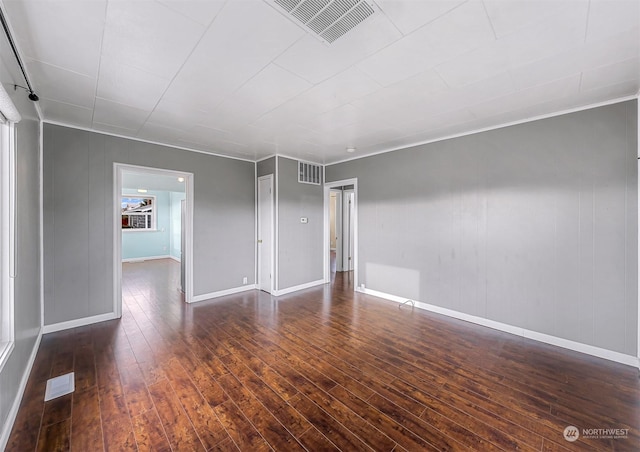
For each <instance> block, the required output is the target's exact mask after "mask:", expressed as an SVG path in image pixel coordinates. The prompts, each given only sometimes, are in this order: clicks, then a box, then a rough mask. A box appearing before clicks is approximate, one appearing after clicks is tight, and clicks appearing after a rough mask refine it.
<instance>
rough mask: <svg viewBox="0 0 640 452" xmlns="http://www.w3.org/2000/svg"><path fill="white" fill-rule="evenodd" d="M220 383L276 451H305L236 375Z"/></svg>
mask: <svg viewBox="0 0 640 452" xmlns="http://www.w3.org/2000/svg"><path fill="white" fill-rule="evenodd" d="M218 381H219V382H220V385H221V386H222V387H223V388H224V390H225V391H226V392H227V394H229V396H230V397H231V398H232V399H233V400H234V401H235V403H236V404H237V406H238V408H239V409H240V410H241V411H242V413H243V414H244V415H245V417H246V418H247V419H251V421H252V424H253V426H254V427H255V428H256V430H257V431H258V433H260V435H261V436H262V437H263V438H264V439H265V440H266V441H267V443H269V445H270V446H271V447H272V448H274V449H275V450H292V451H293V450H304V449H303V448H302V446H301V445H300V444H299V443H298V441H296V439H295V438H294V437H293V436H292V435H291V433H290V432H289V431H288V430H287V429H286V428H285V427H283V426H282V424H280V422H279V421H278V420H277V418H276V417H274V415H273V414H272V413H271V412H270V411H269V410H267V409H266V408H265V407H264V405H262V404H261V403H260V402H259V401H258V400H257V399H256V398H255V396H254V395H253V394H252V393H251V392H250V391H249V390H248V389H246V388H245V387H244V386H243V384H242V383H240V381H238V379H237V378H236V377H235V376H234V375H232V374H231V373H229V374H226V375H224V376H222V377H220V378H219V379H218Z"/></svg>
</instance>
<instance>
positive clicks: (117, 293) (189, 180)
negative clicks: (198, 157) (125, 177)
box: [112, 162, 193, 318]
mask: <svg viewBox="0 0 640 452" xmlns="http://www.w3.org/2000/svg"><path fill="white" fill-rule="evenodd" d="M125 171H131V172H136V173H145V174H155V175H164V176H171V177H176V178H178V177H184V184H185V200H186V218H185V223H186V224H185V230H184V231H181V234H185V244H186V246H185V248H186V249H185V250H183V252H184V253H185V254H186V262H185V286H186V287H185V288H184V301H185V302H186V303H192V302H193V173H187V172H184V171H176V170H170V169H161V168H151V167H147V166H138V165H130V164H126V163H117V162H114V163H113V195H112V196H113V223H112V230H113V312H114V313H115V315H116V317H118V318H119V317H122V220H121V219H120V215H121V207H120V206H121V202H122V200H121V197H122V173H123V172H125Z"/></svg>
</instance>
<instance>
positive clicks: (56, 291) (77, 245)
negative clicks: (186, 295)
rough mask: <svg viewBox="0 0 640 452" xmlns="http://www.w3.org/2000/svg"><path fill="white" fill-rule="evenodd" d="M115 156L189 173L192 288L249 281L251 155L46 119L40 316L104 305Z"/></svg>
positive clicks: (85, 313)
mask: <svg viewBox="0 0 640 452" xmlns="http://www.w3.org/2000/svg"><path fill="white" fill-rule="evenodd" d="M114 162H118V163H125V164H132V165H140V166H146V167H153V168H162V169H170V170H177V171H185V172H191V173H193V174H194V202H195V205H194V219H193V221H194V225H193V234H194V237H193V240H194V256H193V272H194V274H193V280H194V295H196V296H197V295H202V294H208V293H212V292H217V291H220V290H225V289H230V288H235V287H239V286H241V285H242V278H243V277H245V276H246V277H248V280H249V283H250V284H253V282H254V281H253V280H254V276H253V275H254V245H255V244H254V239H255V238H254V234H255V232H254V221H255V211H254V208H255V181H254V179H255V177H254V176H255V172H254V163H252V162H246V161H240V160H234V159H229V158H224V157H218V156H213V155H208V154H202V153H196V152H190V151H183V150H179V149H175V148H169V147H165V146H160V145H155V144H150V143H143V142H139V141H134V140H128V139H124V138H118V137H113V136H108V135H102V134H98V133H93V132H87V131H82V130H77V129H71V128H67V127H61V126H56V125H51V124H45V126H44V182H43V183H44V248H45V263H44V276H45V278H44V279H45V284H44V290H45V300H44V307H45V325H50V324H55V323H59V322H64V321H68V320H73V319H79V318H83V317H89V316H94V315H98V314H103V313H108V312H111V311H112V306H113V289H112V286H113V284H112V281H113V269H112V260H113V234H112V227H113V224H114V223H113V207H112V206H113V201H112V196H113V163H114Z"/></svg>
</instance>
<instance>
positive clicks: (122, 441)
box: [100, 394, 138, 451]
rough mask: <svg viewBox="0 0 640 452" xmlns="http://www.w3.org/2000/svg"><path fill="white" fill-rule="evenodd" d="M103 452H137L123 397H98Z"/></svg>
mask: <svg viewBox="0 0 640 452" xmlns="http://www.w3.org/2000/svg"><path fill="white" fill-rule="evenodd" d="M100 413H101V415H102V435H103V441H104V448H105V451H122V450H138V447H137V446H136V441H135V438H134V435H133V428H132V425H131V418H130V416H129V411H128V409H127V405H126V402H125V400H124V396H114V395H113V394H106V395H104V396H102V395H101V396H100Z"/></svg>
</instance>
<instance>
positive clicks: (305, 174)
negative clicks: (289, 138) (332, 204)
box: [298, 161, 322, 185]
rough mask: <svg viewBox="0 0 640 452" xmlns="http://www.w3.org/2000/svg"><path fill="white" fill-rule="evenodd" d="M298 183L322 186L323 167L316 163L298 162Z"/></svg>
mask: <svg viewBox="0 0 640 452" xmlns="http://www.w3.org/2000/svg"><path fill="white" fill-rule="evenodd" d="M298 182H300V183H301V184H313V185H320V184H322V167H321V166H320V165H316V164H314V163H307V162H301V161H298Z"/></svg>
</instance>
